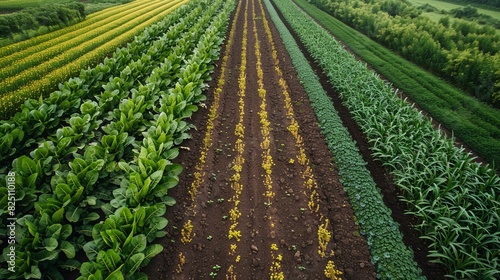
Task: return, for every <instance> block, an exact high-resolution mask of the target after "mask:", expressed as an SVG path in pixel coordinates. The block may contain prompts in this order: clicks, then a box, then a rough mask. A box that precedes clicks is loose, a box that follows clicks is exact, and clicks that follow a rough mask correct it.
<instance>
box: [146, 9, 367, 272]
mask: <svg viewBox="0 0 500 280" xmlns="http://www.w3.org/2000/svg"><path fill="white" fill-rule="evenodd" d="M268 18H269V17H268V15H267V12H266V11H265V10H264V8H263V5H262V3H261V1H259V0H242V1H240V2H239V4H238V7H237V10H236V13H235V15H234V18H233V19H232V25H231V28H230V30H229V31H228V32H229V35H228V39H227V42H226V46H225V49H224V50H223V52H222V55H221V57H222V58H221V60H220V61H219V65H220V67H218V68H217V71H216V73H215V75H214V80H213V81H212V83H211V85H210V90H209V91H208V92H206V94H207V96H208V100H207V109H206V110H202V111H200V112H199V113H198V114H196V115H195V116H194V117H193V120H192V121H193V123H194V124H195V125H196V127H197V128H198V131H196V132H194V133H193V139H192V140H189V141H187V142H186V144H187V146H188V148H189V151H185V152H183V153H181V155H180V157H179V158H178V159H177V161H178V162H180V163H181V164H182V165H183V166H185V170H184V172H183V174H182V176H181V181H180V183H179V186H178V187H177V188H175V189H174V191H173V192H171V193H170V195H172V196H173V197H176V198H177V202H178V203H177V205H175V206H174V207H173V208H171V211H169V213H167V218H168V219H169V221H170V231H169V233H168V234H167V236H166V238H164V239H163V240H162V241H161V242H162V245H164V246H165V247H166V249H165V250H164V252H163V253H162V254H161V257H160V256H159V257H157V258H156V259H154V260H153V261H152V263H151V264H150V265H149V266H148V267H147V268H146V272H147V273H148V275H149V276H150V277H151V279H165V277H167V276H168V278H169V279H207V278H216V279H223V278H229V279H238V278H239V279H269V278H271V279H284V278H286V279H324V278H325V270H327V271H329V275H331V279H337V278H335V277H341V278H342V279H375V269H374V267H373V265H372V264H371V263H370V259H371V257H370V255H369V252H368V247H367V245H366V241H365V240H364V239H363V238H362V237H361V236H360V234H359V228H358V227H357V226H356V225H355V223H354V219H353V212H352V209H351V206H350V204H349V202H348V198H347V196H346V194H345V193H344V191H343V187H342V185H341V184H340V183H339V177H338V174H337V171H336V168H335V166H334V165H333V164H332V159H331V157H330V153H329V151H328V148H327V146H326V144H325V142H324V140H323V138H322V136H321V134H320V129H319V127H318V126H317V124H316V118H315V116H314V113H313V111H312V108H311V107H310V105H309V102H308V100H307V95H306V93H305V92H304V89H303V88H302V87H301V85H300V81H298V78H297V75H296V73H295V70H294V69H293V66H292V65H291V61H290V58H289V57H288V54H287V53H286V51H285V48H284V46H283V44H282V42H281V41H280V37H279V35H278V33H277V31H276V30H275V28H274V26H273V25H272V22H271V21H269V20H268Z"/></svg>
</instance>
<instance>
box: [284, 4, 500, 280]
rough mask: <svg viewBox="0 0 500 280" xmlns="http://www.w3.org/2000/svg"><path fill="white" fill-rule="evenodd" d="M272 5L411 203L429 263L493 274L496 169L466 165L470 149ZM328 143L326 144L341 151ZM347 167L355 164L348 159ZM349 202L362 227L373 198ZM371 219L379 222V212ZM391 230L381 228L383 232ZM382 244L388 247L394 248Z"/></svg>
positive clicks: (499, 190)
mask: <svg viewBox="0 0 500 280" xmlns="http://www.w3.org/2000/svg"><path fill="white" fill-rule="evenodd" d="M276 4H277V5H278V6H279V7H280V9H281V10H282V11H283V14H284V16H285V18H286V19H287V21H288V22H290V24H291V25H292V27H293V28H294V30H296V32H297V33H298V35H299V37H300V38H301V41H302V42H303V43H304V44H305V45H306V47H307V49H308V50H309V51H310V53H311V54H312V56H313V57H314V59H315V60H317V61H318V62H319V64H320V65H321V66H322V67H323V69H325V71H326V73H327V75H328V77H329V79H330V81H331V83H332V84H333V85H334V86H335V88H336V89H337V90H338V92H339V93H340V95H341V98H342V99H343V102H344V104H345V105H346V106H347V107H348V108H349V110H350V111H351V113H352V114H353V116H354V118H355V120H356V122H357V123H358V124H359V125H360V127H361V128H362V130H363V131H364V133H365V134H366V136H367V138H368V141H369V142H370V144H371V145H372V151H373V155H374V156H375V157H376V158H377V159H379V160H380V161H382V163H383V164H384V165H386V166H387V167H389V168H390V169H391V171H392V173H393V175H394V179H395V181H396V183H397V184H398V185H399V187H400V188H401V190H402V194H403V196H404V198H403V200H404V201H405V202H407V203H408V205H409V207H410V211H409V212H408V213H410V214H413V215H414V216H416V217H417V218H418V220H419V224H417V225H416V227H417V228H418V229H419V230H420V231H421V234H422V238H425V239H427V240H429V241H430V247H429V248H430V254H429V256H430V257H431V258H432V259H433V260H432V261H433V262H437V263H441V264H443V265H445V267H447V269H448V275H449V276H450V277H455V278H468V279H496V278H498V276H499V273H500V271H499V269H498V266H497V259H498V254H499V252H500V250H499V244H500V242H498V241H499V235H498V232H499V220H500V219H499V217H500V207H499V206H500V205H499V203H498V198H499V195H500V178H499V177H498V176H497V175H496V173H495V172H494V171H493V170H492V169H490V168H489V167H488V166H487V165H480V164H478V163H475V162H473V158H472V157H471V155H470V154H468V153H466V152H465V151H464V149H463V148H458V147H456V146H455V145H454V141H453V138H451V139H450V138H447V137H446V136H444V134H443V133H441V132H440V131H439V130H435V129H434V128H433V125H432V123H431V121H430V120H428V119H426V118H425V117H424V116H423V115H422V114H421V112H419V111H418V110H416V109H415V108H413V107H412V106H411V105H409V104H408V103H406V102H405V101H403V100H401V99H400V98H398V97H397V95H396V94H395V92H394V91H393V90H392V88H391V86H390V85H388V84H386V83H385V82H384V81H383V80H382V79H380V78H379V77H378V76H377V75H375V74H374V73H373V72H371V71H370V70H368V69H367V68H366V66H365V65H364V64H362V63H359V62H358V61H357V60H356V59H355V58H354V56H352V55H351V54H349V53H348V52H347V51H345V50H344V49H343V48H342V47H341V46H340V45H339V43H338V42H336V41H335V40H334V39H333V38H332V37H331V36H330V35H329V34H328V32H326V31H325V30H323V29H322V28H321V27H320V26H319V25H317V24H316V23H314V22H313V21H312V19H310V18H309V17H308V16H306V15H305V14H304V13H303V12H302V11H301V10H300V9H299V8H298V7H297V6H295V5H294V4H291V3H286V4H285V3H281V2H280V3H278V2H276ZM318 119H320V122H321V123H322V125H324V126H325V125H327V126H329V125H330V124H329V123H326V121H324V120H325V119H327V120H328V118H325V116H324V115H320V116H318ZM332 146H333V145H332ZM335 146H337V147H332V148H338V149H340V150H345V148H343V147H341V146H340V145H335ZM339 146H340V147H339ZM339 162H341V161H339ZM349 165H352V166H354V165H356V164H353V161H349ZM353 174H355V173H353ZM358 175H359V174H358ZM344 180H345V179H344ZM362 186H363V184H358V185H357V186H356V185H354V186H353V187H354V188H361V187H362ZM351 200H352V201H358V202H359V205H360V206H362V207H366V206H368V205H370V208H371V209H370V211H368V212H367V213H366V214H365V215H360V216H358V218H359V222H360V224H361V225H362V226H363V224H366V223H368V221H367V220H366V219H368V218H369V216H370V215H374V214H375V213H374V212H372V209H373V201H371V200H369V199H368V198H367V197H365V193H358V194H356V195H354V196H351ZM353 203H354V202H353ZM370 212H371V213H370ZM375 217H376V218H377V219H378V220H379V221H382V218H381V217H380V216H379V215H378V214H376V215H375ZM393 227H395V226H393ZM390 229H391V227H390V226H383V227H380V230H383V231H385V230H390ZM365 234H368V239H369V244H370V243H373V242H372V241H370V239H371V238H372V237H370V235H372V234H373V233H371V232H365ZM380 236H384V238H385V237H386V235H384V234H381V233H380ZM485 244H487V246H485ZM387 245H389V244H387ZM387 245H386V247H388V248H387V250H388V249H390V248H389V247H393V244H391V245H390V246H387ZM372 246H373V244H372ZM373 255H374V259H375V258H378V260H375V261H380V260H382V259H384V258H385V259H390V258H393V257H394V255H393V254H392V253H388V251H387V253H383V252H382V254H381V255H377V254H373ZM401 267H404V266H401ZM392 275H394V274H392ZM398 275H409V274H408V273H398ZM410 278H411V279H415V278H413V277H410Z"/></svg>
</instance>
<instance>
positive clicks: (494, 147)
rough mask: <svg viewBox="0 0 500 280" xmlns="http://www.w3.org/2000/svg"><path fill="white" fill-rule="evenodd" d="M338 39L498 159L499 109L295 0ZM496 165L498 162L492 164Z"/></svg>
mask: <svg viewBox="0 0 500 280" xmlns="http://www.w3.org/2000/svg"><path fill="white" fill-rule="evenodd" d="M296 3H297V5H299V6H300V7H301V8H302V9H303V10H304V11H306V12H307V13H308V14H310V15H311V16H312V17H314V18H315V19H316V20H318V21H320V22H321V24H322V25H323V26H324V28H326V29H327V30H328V31H329V32H330V33H331V34H333V35H334V36H335V37H336V38H337V39H338V40H339V41H341V42H343V44H344V45H346V46H347V47H348V48H349V49H350V50H351V51H352V52H353V53H354V54H356V55H357V56H359V58H360V59H361V60H363V61H365V62H366V63H367V64H368V65H369V66H370V67H371V68H373V69H374V70H375V71H377V73H379V74H380V75H383V77H384V78H385V79H387V80H388V81H390V82H391V83H392V84H394V86H395V87H396V88H397V89H398V90H400V91H402V92H403V93H404V96H405V98H406V97H408V98H409V99H410V100H411V102H415V103H416V105H417V106H418V107H419V108H421V109H422V110H424V111H425V112H426V113H427V114H429V116H430V117H432V118H433V119H434V120H436V121H437V122H438V123H439V124H441V125H442V126H444V128H447V129H449V130H450V131H453V133H454V136H455V137H457V138H458V139H460V141H461V142H462V143H463V144H464V145H466V146H467V147H469V148H470V149H472V150H473V151H475V152H476V154H477V155H479V156H481V157H483V158H484V160H485V161H487V162H489V163H490V164H491V163H493V162H499V161H500V111H499V110H498V109H495V108H491V107H490V106H487V105H485V104H482V103H481V102H478V101H477V100H475V99H474V98H473V97H471V96H469V95H467V94H466V93H465V92H463V91H460V90H459V89H457V88H455V87H453V86H451V85H449V84H448V83H446V82H444V81H443V80H442V79H440V78H438V77H437V76H435V75H433V74H432V73H430V72H429V71H426V70H425V69H422V68H421V67H418V66H417V65H415V64H413V63H411V62H410V61H408V60H407V59H405V58H403V57H401V56H400V55H398V54H396V53H394V52H393V51H391V50H390V49H387V48H386V47H384V46H382V45H380V44H379V43H377V42H375V41H373V40H372V39H370V38H368V37H366V36H365V35H363V34H361V33H360V32H358V31H356V30H355V29H353V28H351V27H349V26H347V25H346V24H344V23H342V22H341V21H339V20H338V19H336V18H334V17H332V16H330V15H329V14H327V13H326V12H324V11H322V10H321V9H319V8H318V7H316V6H314V5H312V4H310V3H307V2H306V1H296ZM495 166H496V168H498V164H495Z"/></svg>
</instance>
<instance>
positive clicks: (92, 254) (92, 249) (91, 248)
mask: <svg viewBox="0 0 500 280" xmlns="http://www.w3.org/2000/svg"><path fill="white" fill-rule="evenodd" d="M83 250H84V251H85V254H86V255H87V258H88V259H89V260H91V261H93V260H95V259H96V258H97V254H98V253H99V251H100V249H99V248H98V247H97V245H96V243H95V242H94V241H90V242H87V243H86V244H85V245H83ZM92 273H94V272H92Z"/></svg>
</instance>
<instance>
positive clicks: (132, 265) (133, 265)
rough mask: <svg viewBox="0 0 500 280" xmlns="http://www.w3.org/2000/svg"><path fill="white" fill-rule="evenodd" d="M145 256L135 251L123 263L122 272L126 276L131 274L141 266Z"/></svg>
mask: <svg viewBox="0 0 500 280" xmlns="http://www.w3.org/2000/svg"><path fill="white" fill-rule="evenodd" d="M144 259H145V256H144V254H143V253H137V254H134V255H132V256H131V257H130V258H129V259H127V261H126V262H125V264H124V266H123V267H124V272H125V275H127V276H129V275H130V276H133V275H134V273H135V272H136V271H137V270H138V269H139V268H140V267H141V264H142V262H143V261H144Z"/></svg>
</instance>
